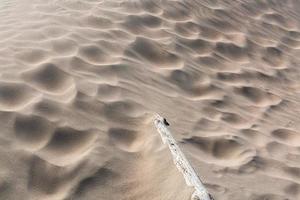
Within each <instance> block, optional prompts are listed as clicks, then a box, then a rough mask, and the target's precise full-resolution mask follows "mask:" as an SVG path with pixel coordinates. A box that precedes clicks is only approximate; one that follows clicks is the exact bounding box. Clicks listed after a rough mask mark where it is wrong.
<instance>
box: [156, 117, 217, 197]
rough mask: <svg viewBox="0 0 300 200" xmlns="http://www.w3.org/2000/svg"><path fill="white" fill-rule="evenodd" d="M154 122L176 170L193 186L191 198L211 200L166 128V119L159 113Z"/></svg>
mask: <svg viewBox="0 0 300 200" xmlns="http://www.w3.org/2000/svg"><path fill="white" fill-rule="evenodd" d="M154 124H155V126H156V128H157V130H158V132H159V134H160V136H161V139H162V141H163V143H164V144H166V143H167V144H168V147H169V149H170V151H171V154H172V156H173V160H174V164H175V165H176V166H177V168H178V170H179V171H180V172H181V173H182V174H183V176H184V179H185V182H186V184H187V185H188V186H191V187H194V188H195V192H194V193H193V194H192V197H191V199H193V200H213V198H212V197H211V195H210V194H209V193H208V192H207V190H206V189H205V187H204V185H203V183H202V182H201V180H200V178H199V177H198V176H197V174H196V172H195V170H194V169H193V168H192V166H191V165H190V163H189V162H188V160H187V159H186V157H185V155H184V154H183V152H182V151H181V150H180V148H179V146H178V145H177V143H176V140H175V139H174V138H173V136H172V134H171V132H170V131H169V130H168V128H167V126H169V124H168V122H167V121H166V119H165V118H163V117H161V116H160V115H157V116H156V117H155V120H154Z"/></svg>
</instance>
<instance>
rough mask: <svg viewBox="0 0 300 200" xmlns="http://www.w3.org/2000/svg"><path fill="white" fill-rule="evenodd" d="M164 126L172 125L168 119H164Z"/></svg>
mask: <svg viewBox="0 0 300 200" xmlns="http://www.w3.org/2000/svg"><path fill="white" fill-rule="evenodd" d="M164 124H165V125H166V126H170V124H169V122H168V121H167V120H166V118H164Z"/></svg>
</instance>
